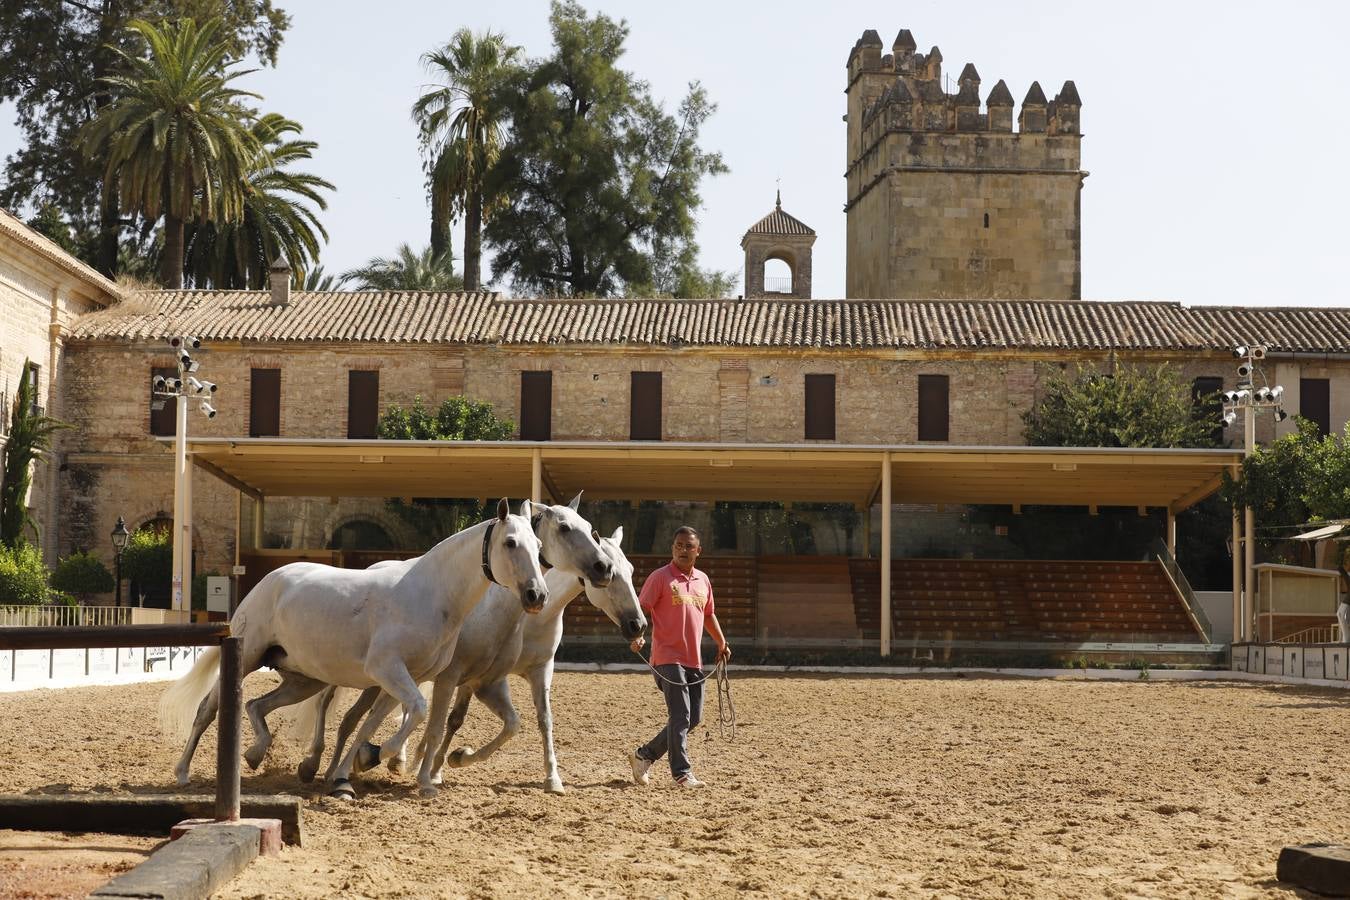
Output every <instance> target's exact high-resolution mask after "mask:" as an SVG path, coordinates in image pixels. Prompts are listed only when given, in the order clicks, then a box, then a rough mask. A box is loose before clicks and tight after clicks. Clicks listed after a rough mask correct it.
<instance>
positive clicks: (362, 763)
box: [352, 743, 380, 772]
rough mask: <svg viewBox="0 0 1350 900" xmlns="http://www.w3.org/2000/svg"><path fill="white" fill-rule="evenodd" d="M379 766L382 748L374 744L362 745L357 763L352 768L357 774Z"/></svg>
mask: <svg viewBox="0 0 1350 900" xmlns="http://www.w3.org/2000/svg"><path fill="white" fill-rule="evenodd" d="M379 764H380V748H379V747H377V746H376V745H374V744H370V743H366V744H362V745H361V749H359V750H357V751H356V761H355V762H354V763H353V764H352V768H353V769H354V770H355V771H357V772H364V771H366V770H367V769H373V768H375V767H376V766H378V765H379Z"/></svg>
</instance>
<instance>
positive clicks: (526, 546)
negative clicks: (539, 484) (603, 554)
mask: <svg viewBox="0 0 1350 900" xmlns="http://www.w3.org/2000/svg"><path fill="white" fill-rule="evenodd" d="M531 513H532V509H531V506H530V501H528V500H526V501H524V502H522V503H521V504H520V515H512V514H511V512H510V507H509V506H508V505H507V503H506V498H504V497H503V498H502V500H501V502H500V503H498V504H497V520H496V522H494V523H493V528H492V530H491V531H489V532H488V535H487V545H486V546H485V547H484V550H483V556H484V562H485V567H486V569H487V571H486V572H485V574H487V575H488V576H489V577H490V578H491V579H492V580H494V581H496V582H497V583H498V584H500V585H501V586H502V587H504V588H506V589H507V590H509V591H511V592H513V593H514V594H515V595H516V596H517V597H518V598H519V599H520V605H521V606H522V607H524V608H525V611H526V612H529V613H537V612H539V610H541V609H543V608H544V604H545V603H546V602H548V586H547V585H545V584H544V572H543V570H542V569H541V568H540V567H539V538H537V537H536V536H535V534H534V529H533V528H531V527H530V516H531Z"/></svg>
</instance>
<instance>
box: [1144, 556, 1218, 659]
mask: <svg viewBox="0 0 1350 900" xmlns="http://www.w3.org/2000/svg"><path fill="white" fill-rule="evenodd" d="M1153 555H1154V556H1156V557H1157V559H1158V562H1160V563H1162V567H1163V571H1165V572H1166V573H1167V577H1168V579H1169V580H1170V581H1171V582H1172V587H1174V588H1175V589H1176V592H1177V595H1178V596H1179V597H1181V602H1182V605H1183V606H1185V607H1186V614H1187V615H1188V616H1190V617H1191V622H1192V623H1194V625H1195V627H1196V629H1197V630H1199V632H1200V633H1201V634H1202V635H1204V638H1205V643H1207V644H1208V643H1213V642H1214V626H1213V625H1211V624H1210V621H1209V617H1208V616H1206V615H1205V610H1204V608H1203V607H1201V606H1200V601H1199V600H1198V599H1196V596H1195V591H1193V590H1191V583H1190V582H1189V581H1187V580H1186V573H1185V572H1183V571H1181V566H1180V565H1178V564H1177V561H1176V559H1174V558H1173V556H1172V554H1171V552H1170V551H1169V550H1168V549H1167V544H1165V543H1164V542H1163V540H1162V539H1161V538H1156V539H1155V540H1154V541H1153Z"/></svg>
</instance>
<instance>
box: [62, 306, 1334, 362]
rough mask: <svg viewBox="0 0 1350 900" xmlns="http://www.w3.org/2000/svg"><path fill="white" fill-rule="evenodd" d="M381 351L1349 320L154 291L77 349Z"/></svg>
mask: <svg viewBox="0 0 1350 900" xmlns="http://www.w3.org/2000/svg"><path fill="white" fill-rule="evenodd" d="M171 334H192V335H196V336H197V337H200V338H201V339H202V340H205V341H257V342H282V343H285V342H296V341H319V342H373V343H386V344H406V343H417V344H449V345H454V344H460V345H463V344H470V345H514V346H556V345H604V344H629V345H636V346H656V347H695V346H702V347H730V348H750V347H763V348H774V347H781V348H813V347H814V348H848V349H858V350H867V349H896V350H900V349H931V350H943V349H949V350H971V349H980V348H987V349H1009V350H1112V349H1118V350H1223V349H1227V348H1230V347H1233V346H1237V345H1238V344H1246V343H1249V342H1254V341H1259V342H1262V343H1264V344H1265V346H1266V347H1267V348H1268V349H1269V350H1271V351H1273V352H1306V353H1350V309H1343V308H1322V307H1302V308H1299V307H1280V308H1256V307H1245V306H1192V307H1186V306H1182V305H1181V304H1179V303H1157V302H1133V301H1127V302H1109V303H1108V302H1088V301H1073V302H1070V301H1035V300H788V299H763V300H626V299H611V300H541V299H511V298H506V297H502V296H500V295H498V294H493V293H419V292H407V293H382V292H358V291H323V292H305V291H299V292H295V293H292V294H291V295H290V302H289V303H286V304H284V305H275V304H273V303H272V302H271V297H270V295H269V294H268V293H267V292H266V291H155V292H149V293H142V294H138V295H135V296H133V297H131V298H130V299H129V300H128V301H127V302H124V303H121V304H118V305H116V306H113V307H111V308H109V309H106V310H102V311H100V312H96V313H91V314H89V315H86V316H84V317H82V318H81V319H79V320H78V321H77V322H76V323H75V327H74V329H73V331H72V334H71V340H73V341H81V340H84V341H107V340H113V341H135V340H160V339H163V338H165V337H167V336H169V335H171Z"/></svg>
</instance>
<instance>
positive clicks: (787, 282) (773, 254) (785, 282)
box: [741, 191, 816, 300]
mask: <svg viewBox="0 0 1350 900" xmlns="http://www.w3.org/2000/svg"><path fill="white" fill-rule="evenodd" d="M815 242H816V233H815V231H813V230H812V229H811V228H809V227H808V226H807V225H806V224H805V223H803V222H802V221H801V220H799V219H797V218H795V217H793V216H790V215H788V214H787V213H785V212H783V192H782V191H779V192H778V194H777V197H776V199H775V200H774V205H773V211H772V212H771V213H769V214H768V215H767V216H765V217H764V218H762V219H760V220H759V221H758V222H756V223H755V224H754V225H751V226H750V229H749V230H748V231H746V233H745V236H744V237H742V238H741V249H742V250H744V251H745V296H746V299H754V298H757V297H794V298H796V299H798V300H810V299H811V245H812V244H814V243H815ZM769 260H779V261H781V262H783V263H786V264H787V267H788V271H789V273H790V275H789V277H787V278H781V277H778V278H774V277H770V278H767V279H766V278H765V277H764V264H765V263H767V262H768V261H769Z"/></svg>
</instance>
